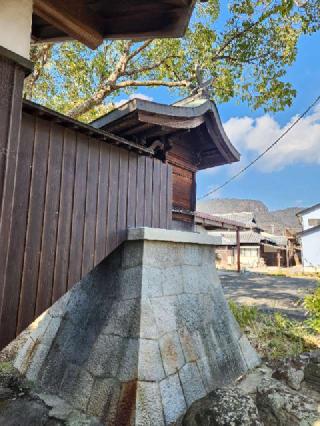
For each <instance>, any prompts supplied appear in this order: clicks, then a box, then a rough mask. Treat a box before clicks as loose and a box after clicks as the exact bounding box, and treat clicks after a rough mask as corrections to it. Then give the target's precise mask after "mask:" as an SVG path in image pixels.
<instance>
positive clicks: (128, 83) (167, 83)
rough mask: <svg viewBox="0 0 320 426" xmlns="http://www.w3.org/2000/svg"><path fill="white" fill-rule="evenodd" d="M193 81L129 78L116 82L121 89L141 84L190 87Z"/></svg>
mask: <svg viewBox="0 0 320 426" xmlns="http://www.w3.org/2000/svg"><path fill="white" fill-rule="evenodd" d="M190 85H191V82H190V81H188V80H182V81H164V80H147V81H143V80H142V81H139V80H128V81H121V82H120V83H117V84H116V88H117V89H121V88H123V87H139V86H146V87H150V86H164V87H190Z"/></svg>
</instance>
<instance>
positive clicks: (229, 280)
mask: <svg viewBox="0 0 320 426" xmlns="http://www.w3.org/2000/svg"><path fill="white" fill-rule="evenodd" d="M219 276H220V279H221V284H222V287H223V289H224V292H225V294H226V296H227V298H232V299H233V300H234V301H235V302H238V303H241V304H246V305H255V306H257V307H258V308H260V309H262V310H264V311H267V312H281V313H283V314H286V315H287V316H289V317H291V318H295V319H303V318H304V317H305V312H304V309H303V306H302V305H301V300H302V299H303V297H304V296H305V295H306V294H307V293H308V292H310V290H312V289H313V288H314V287H315V286H316V285H317V281H316V280H311V279H304V278H287V277H277V276H271V275H266V274H257V273H253V272H245V273H240V274H238V273H237V272H229V271H219Z"/></svg>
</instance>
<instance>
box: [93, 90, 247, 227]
mask: <svg viewBox="0 0 320 426" xmlns="http://www.w3.org/2000/svg"><path fill="white" fill-rule="evenodd" d="M92 126H94V127H95V128H99V129H103V130H107V131H109V132H112V133H114V134H116V135H118V136H122V137H125V138H128V139H131V140H133V141H135V142H136V143H137V144H139V145H141V146H143V147H145V148H152V149H154V150H155V153H156V154H155V155H156V156H157V157H158V158H159V159H161V160H162V161H164V162H166V163H168V164H170V165H171V166H172V168H173V200H172V202H173V224H174V226H175V227H176V228H178V229H193V225H194V220H195V218H194V213H195V210H196V173H197V171H198V170H203V169H208V168H210V167H216V166H220V165H223V164H229V163H233V162H236V161H239V159H240V154H239V153H238V151H237V150H236V149H235V147H234V146H233V145H232V144H231V142H230V141H229V139H228V137H227V135H226V134H225V131H224V129H223V126H222V124H221V120H220V117H219V114H218V111H217V108H216V106H215V104H214V103H213V102H211V101H209V100H208V99H206V97H203V95H202V94H199V95H195V96H191V97H189V98H186V99H184V100H182V101H180V102H177V103H175V104H174V105H162V104H159V103H156V102H150V101H147V100H141V99H133V100H131V101H129V102H127V103H126V104H124V105H122V106H120V107H119V108H117V109H116V110H114V111H112V112H111V113H109V114H107V115H105V116H104V117H102V118H100V119H98V120H96V121H94V122H93V123H92Z"/></svg>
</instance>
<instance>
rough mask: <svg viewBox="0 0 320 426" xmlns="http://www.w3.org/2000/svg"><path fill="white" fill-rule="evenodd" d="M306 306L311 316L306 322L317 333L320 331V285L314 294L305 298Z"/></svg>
mask: <svg viewBox="0 0 320 426" xmlns="http://www.w3.org/2000/svg"><path fill="white" fill-rule="evenodd" d="M304 307H305V309H306V311H307V312H308V315H309V318H308V319H307V320H306V323H307V324H308V325H309V326H310V327H311V328H312V329H313V330H314V331H316V332H317V333H320V285H318V287H317V288H316V289H315V291H314V292H313V293H312V294H309V295H308V296H306V297H305V298H304Z"/></svg>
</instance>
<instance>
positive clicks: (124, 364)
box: [15, 231, 259, 426]
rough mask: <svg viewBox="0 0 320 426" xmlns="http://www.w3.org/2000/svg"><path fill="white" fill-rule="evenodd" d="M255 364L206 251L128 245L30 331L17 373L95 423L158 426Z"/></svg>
mask: <svg viewBox="0 0 320 426" xmlns="http://www.w3.org/2000/svg"><path fill="white" fill-rule="evenodd" d="M164 232H166V231H164ZM258 363H259V358H258V356H257V355H256V353H255V352H254V350H253V349H252V348H251V346H250V344H249V342H248V341H247V339H246V337H245V336H244V335H243V334H242V333H241V331H240V329H239V327H238V324H237V323H236V321H235V320H234V318H233V316H232V314H231V313H230V311H229V308H228V305H227V302H226V300H225V297H224V294H223V291H222V288H221V285H220V282H219V278H218V275H217V272H216V270H215V265H214V248H213V247H212V246H210V245H207V244H203V245H201V244H194V243H182V242H179V243H175V242H172V241H159V240H158V241H150V240H136V241H127V242H125V243H124V244H123V245H122V246H121V247H120V248H119V249H117V250H116V251H115V252H114V253H113V254H111V255H110V256H109V257H108V258H106V259H105V260H104V261H103V262H102V263H101V264H100V265H98V267H96V268H95V269H94V270H93V271H92V272H91V273H90V274H88V275H87V276H86V278H85V279H83V280H82V281H81V282H80V283H78V284H77V285H76V286H75V287H74V288H73V289H72V290H71V291H70V292H69V293H67V294H66V295H65V296H64V297H62V299H60V300H59V301H58V302H57V303H56V304H55V305H53V306H52V307H51V308H50V309H49V310H48V311H46V312H45V313H44V314H43V315H42V316H41V317H40V318H38V320H37V321H36V322H35V323H33V324H32V325H31V326H30V328H29V338H28V340H27V342H26V343H25V345H24V346H23V347H22V348H21V350H20V352H19V353H18V356H17V359H16V362H15V365H16V367H17V368H18V369H19V370H20V372H22V373H23V374H25V375H26V377H27V378H28V379H30V380H31V381H34V382H36V383H37V384H38V385H39V386H40V387H41V388H42V389H43V390H44V391H46V392H49V393H52V394H54V395H59V396H60V397H61V398H63V399H64V400H66V401H67V402H68V403H69V404H71V405H72V406H73V407H75V408H77V409H79V410H81V411H83V412H85V413H87V414H89V415H91V416H95V417H97V418H98V419H99V420H100V422H101V424H105V425H117V426H119V425H139V426H140V425H141V426H145V425H159V426H161V425H173V424H175V423H176V421H177V420H178V419H179V418H180V417H181V416H183V414H184V413H185V412H186V410H187V408H188V407H189V406H190V405H191V404H192V403H193V402H194V401H195V400H197V399H200V398H202V397H204V396H205V395H207V394H208V393H209V392H210V391H211V390H213V389H214V388H217V387H220V386H223V385H226V384H229V383H230V382H232V381H234V380H235V379H236V378H237V377H239V376H240V375H242V374H243V373H244V372H246V371H247V370H248V369H250V368H253V367H254V366H256V365H257V364H258Z"/></svg>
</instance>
